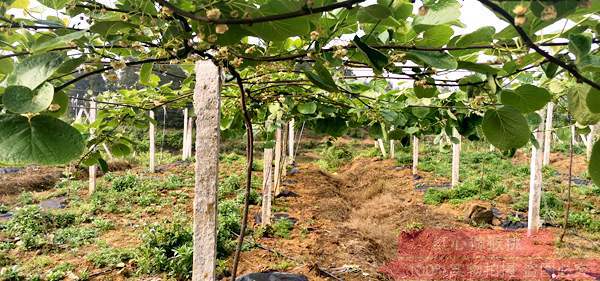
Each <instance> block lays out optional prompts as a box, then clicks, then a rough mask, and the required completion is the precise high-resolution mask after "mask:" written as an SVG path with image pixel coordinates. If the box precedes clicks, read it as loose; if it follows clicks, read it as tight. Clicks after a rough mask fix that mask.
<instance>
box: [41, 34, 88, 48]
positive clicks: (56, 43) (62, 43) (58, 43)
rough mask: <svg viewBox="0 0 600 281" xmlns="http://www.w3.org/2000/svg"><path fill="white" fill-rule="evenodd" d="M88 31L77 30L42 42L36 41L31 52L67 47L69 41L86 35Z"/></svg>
mask: <svg viewBox="0 0 600 281" xmlns="http://www.w3.org/2000/svg"><path fill="white" fill-rule="evenodd" d="M86 33H87V32H86V31H76V32H73V33H69V34H66V35H63V36H58V37H54V38H51V39H49V40H46V41H43V42H41V43H37V42H36V44H34V45H33V46H32V47H31V52H33V53H40V52H43V51H48V50H52V49H56V48H61V47H66V46H67V45H68V43H70V42H71V41H73V40H77V39H79V38H81V37H83V36H85V35H86Z"/></svg>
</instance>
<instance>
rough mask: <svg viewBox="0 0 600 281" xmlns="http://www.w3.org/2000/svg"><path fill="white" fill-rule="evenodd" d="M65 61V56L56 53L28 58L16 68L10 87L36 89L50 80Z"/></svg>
mask: <svg viewBox="0 0 600 281" xmlns="http://www.w3.org/2000/svg"><path fill="white" fill-rule="evenodd" d="M64 60H65V55H64V54H62V53H56V52H49V53H43V54H39V55H33V56H28V57H27V58H25V59H24V60H23V61H21V62H19V63H18V64H17V65H16V66H15V69H14V71H13V73H12V74H11V75H10V76H9V77H8V80H7V81H8V85H18V86H25V87H27V88H29V89H35V88H37V87H38V86H39V85H41V84H42V83H44V82H45V81H46V79H48V78H50V76H52V74H54V72H56V70H57V69H58V68H59V67H60V66H61V64H62V63H63V61H64Z"/></svg>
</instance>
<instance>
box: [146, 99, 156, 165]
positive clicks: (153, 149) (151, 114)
mask: <svg viewBox="0 0 600 281" xmlns="http://www.w3.org/2000/svg"><path fill="white" fill-rule="evenodd" d="M148 115H149V117H150V119H152V120H154V111H153V110H150V111H149V112H148ZM148 134H149V141H150V163H149V165H148V170H149V171H150V173H154V172H155V171H156V167H155V165H156V162H155V161H156V142H155V137H156V128H155V126H154V123H152V122H150V130H149V132H148Z"/></svg>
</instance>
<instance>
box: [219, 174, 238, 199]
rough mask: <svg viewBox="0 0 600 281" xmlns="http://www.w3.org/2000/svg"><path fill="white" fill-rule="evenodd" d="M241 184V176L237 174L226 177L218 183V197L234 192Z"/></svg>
mask: <svg viewBox="0 0 600 281" xmlns="http://www.w3.org/2000/svg"><path fill="white" fill-rule="evenodd" d="M241 186H242V178H241V177H240V176H239V175H237V174H232V175H230V176H228V177H226V178H225V179H224V180H223V181H222V182H220V183H219V198H225V197H227V196H230V195H232V194H234V193H235V192H236V191H238V190H239V189H240V188H241Z"/></svg>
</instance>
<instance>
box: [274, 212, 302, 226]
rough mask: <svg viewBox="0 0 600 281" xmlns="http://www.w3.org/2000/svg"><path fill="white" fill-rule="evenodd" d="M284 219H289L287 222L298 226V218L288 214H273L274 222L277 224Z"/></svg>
mask: <svg viewBox="0 0 600 281" xmlns="http://www.w3.org/2000/svg"><path fill="white" fill-rule="evenodd" d="M282 219H287V220H289V221H291V222H292V224H293V225H296V223H297V222H298V219H297V218H293V217H290V215H289V214H287V213H274V214H273V222H276V221H278V220H282Z"/></svg>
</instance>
